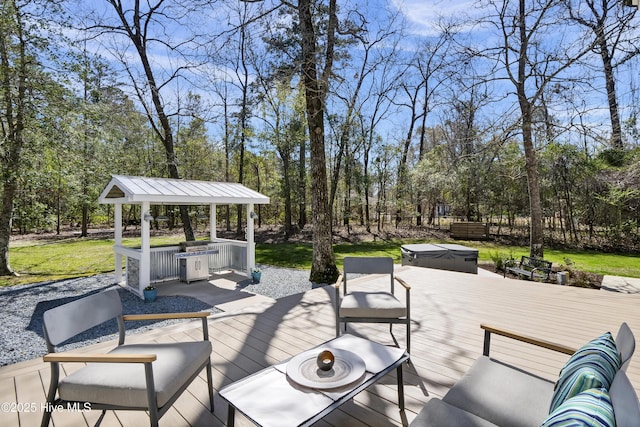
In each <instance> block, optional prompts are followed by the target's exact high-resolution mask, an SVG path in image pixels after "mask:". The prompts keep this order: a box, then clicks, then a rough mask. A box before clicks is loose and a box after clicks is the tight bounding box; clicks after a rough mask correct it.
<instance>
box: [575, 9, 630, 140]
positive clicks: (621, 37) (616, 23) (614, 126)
mask: <svg viewBox="0 0 640 427" xmlns="http://www.w3.org/2000/svg"><path fill="white" fill-rule="evenodd" d="M567 4H568V6H569V16H570V18H571V19H572V20H573V21H575V22H577V23H579V24H580V25H582V26H584V27H586V28H588V29H589V30H590V31H591V32H592V33H593V37H594V47H593V50H594V52H595V53H597V54H598V55H599V56H600V58H601V59H602V71H603V72H604V78H605V87H606V90H607V102H608V104H609V117H610V120H611V147H613V148H618V149H622V148H623V142H622V126H621V125H620V112H619V109H618V99H617V95H616V78H615V75H614V70H615V68H616V67H617V66H618V65H619V64H620V63H623V62H625V61H628V60H629V59H631V58H632V57H634V56H635V55H637V54H638V53H640V50H639V47H638V46H634V44H633V39H634V38H637V35H635V34H636V33H635V32H634V30H635V29H636V28H637V24H635V20H634V19H633V18H634V16H635V13H636V11H637V10H636V9H635V8H629V7H626V6H624V4H623V3H622V2H621V1H619V0H580V1H579V2H578V1H572V0H567ZM618 53H620V55H622V58H620V59H619V60H618V61H616V60H615V57H616V56H617V54H618Z"/></svg>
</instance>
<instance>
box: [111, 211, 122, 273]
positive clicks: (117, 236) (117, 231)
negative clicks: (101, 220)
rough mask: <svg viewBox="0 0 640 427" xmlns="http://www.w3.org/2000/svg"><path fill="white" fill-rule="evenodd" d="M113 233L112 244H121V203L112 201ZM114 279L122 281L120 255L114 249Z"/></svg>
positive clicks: (118, 245)
mask: <svg viewBox="0 0 640 427" xmlns="http://www.w3.org/2000/svg"><path fill="white" fill-rule="evenodd" d="M113 234H114V244H115V246H116V247H118V248H119V247H121V246H122V203H114V205H113ZM115 255H116V256H115V258H116V260H115V261H116V262H115V280H116V283H120V282H122V255H120V253H118V252H117V251H116V253H115Z"/></svg>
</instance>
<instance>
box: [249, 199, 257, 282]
mask: <svg viewBox="0 0 640 427" xmlns="http://www.w3.org/2000/svg"><path fill="white" fill-rule="evenodd" d="M255 266H256V244H255V243H254V239H253V203H247V275H248V276H251V270H253V268H254V267H255Z"/></svg>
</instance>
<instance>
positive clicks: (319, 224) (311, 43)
mask: <svg viewBox="0 0 640 427" xmlns="http://www.w3.org/2000/svg"><path fill="white" fill-rule="evenodd" d="M298 13H299V18H300V30H301V32H302V78H303V81H304V88H305V98H306V108H307V122H308V126H309V140H310V144H309V149H310V156H311V157H310V163H311V165H310V172H311V193H312V197H311V199H312V201H311V206H312V211H313V260H312V265H311V275H310V277H309V280H310V281H311V282H314V283H333V282H335V280H336V279H337V278H338V275H339V272H338V268H337V267H336V262H335V258H334V255H333V246H332V240H331V212H330V211H329V203H328V191H327V169H326V158H325V147H324V107H323V91H322V88H321V87H320V83H319V81H318V75H317V70H316V58H315V53H316V46H317V43H316V36H315V32H314V29H313V17H312V15H311V1H310V0H299V2H298ZM330 13H332V14H335V10H334V11H333V12H330ZM330 47H331V46H329V47H328V49H329V48H330ZM329 54H331V55H333V52H328V55H329Z"/></svg>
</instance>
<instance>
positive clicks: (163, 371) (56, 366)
mask: <svg viewBox="0 0 640 427" xmlns="http://www.w3.org/2000/svg"><path fill="white" fill-rule="evenodd" d="M208 315H209V313H206V312H200V313H162V314H138V315H123V314H122V303H121V301H120V296H119V295H118V292H117V290H115V289H112V290H108V291H104V292H100V293H97V294H93V295H90V296H88V297H85V298H81V299H78V300H76V301H72V302H70V303H68V304H64V305H61V306H59V307H55V308H52V309H50V310H48V311H46V312H45V313H44V316H43V317H44V319H43V320H44V338H45V340H46V342H47V350H48V351H49V354H47V355H45V356H44V357H43V359H44V361H45V362H50V363H51V383H50V386H49V393H48V395H47V405H46V410H45V412H44V414H43V416H42V426H43V427H45V426H48V425H49V421H50V420H51V410H50V409H49V408H54V407H59V405H62V406H63V407H64V406H67V407H68V406H69V405H74V406H73V407H80V408H84V407H85V406H84V405H85V404H87V406H86V407H89V406H90V408H91V409H101V410H102V415H101V416H100V419H99V420H98V424H99V423H100V421H101V420H102V418H103V417H104V415H105V412H106V411H107V410H115V409H126V410H142V411H149V418H150V424H151V426H157V425H158V420H159V418H160V417H162V416H163V415H164V414H165V412H167V410H168V409H169V408H171V406H172V405H173V403H174V402H175V401H176V399H178V397H179V396H180V395H181V394H182V392H183V391H184V390H185V389H186V388H187V387H188V386H189V384H191V382H192V381H193V380H194V379H195V378H196V377H197V376H198V374H199V373H200V372H201V371H202V369H203V368H206V371H207V381H208V385H209V407H210V410H211V412H213V384H212V383H213V382H212V376H211V358H210V356H211V342H210V341H209V332H208V327H207V316H208ZM172 318H181V319H188V318H201V319H202V330H203V335H204V339H203V340H202V341H193V342H171V343H144V344H124V339H125V327H124V322H125V321H127V320H151V319H172ZM109 320H111V321H113V320H115V321H116V322H117V324H118V331H119V343H118V346H117V347H115V348H114V349H113V350H111V351H110V352H108V353H104V354H88V353H75V352H66V353H56V352H55V348H56V347H57V346H59V345H61V344H63V343H64V342H66V341H68V340H69V339H70V338H72V337H74V336H76V335H78V334H80V333H82V332H84V331H86V330H88V329H90V328H92V327H94V326H97V325H99V324H101V323H104V322H106V321H109ZM65 362H80V363H85V364H86V366H85V367H83V368H80V369H79V370H77V371H74V372H73V373H72V374H70V375H68V376H66V377H64V378H62V379H60V363H65ZM56 393H57V394H58V398H56ZM78 405H79V406H78Z"/></svg>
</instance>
